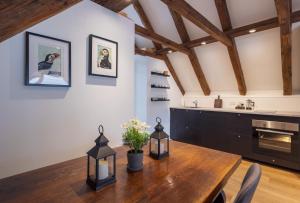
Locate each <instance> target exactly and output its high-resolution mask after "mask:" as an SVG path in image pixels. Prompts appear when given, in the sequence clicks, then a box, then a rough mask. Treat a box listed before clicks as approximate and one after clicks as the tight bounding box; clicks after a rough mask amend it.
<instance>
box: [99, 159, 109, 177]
mask: <svg viewBox="0 0 300 203" xmlns="http://www.w3.org/2000/svg"><path fill="white" fill-rule="evenodd" d="M98 174H99V180H103V179H105V178H107V177H108V161H106V160H99V168H98Z"/></svg>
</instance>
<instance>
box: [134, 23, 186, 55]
mask: <svg viewBox="0 0 300 203" xmlns="http://www.w3.org/2000/svg"><path fill="white" fill-rule="evenodd" d="M135 33H136V34H138V35H140V36H142V37H145V38H147V39H150V40H152V41H154V42H157V43H160V44H162V45H165V46H166V47H169V48H172V49H174V50H176V51H180V52H182V53H185V54H189V49H187V48H186V47H184V46H183V45H181V44H178V43H176V42H174V41H172V40H169V39H167V38H165V37H163V36H161V35H159V34H157V33H155V32H153V31H151V30H149V29H146V28H143V27H142V26H139V25H135Z"/></svg>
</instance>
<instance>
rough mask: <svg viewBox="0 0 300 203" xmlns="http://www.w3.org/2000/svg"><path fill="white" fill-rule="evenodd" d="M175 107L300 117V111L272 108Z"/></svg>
mask: <svg viewBox="0 0 300 203" xmlns="http://www.w3.org/2000/svg"><path fill="white" fill-rule="evenodd" d="M171 108H175V109H188V110H199V111H201V110H202V111H216V112H229V113H241V114H257V115H268V116H288V117H298V118H300V112H296V111H275V110H274V111H272V110H259V109H255V110H240V109H229V108H209V107H198V108H194V107H184V106H179V107H171Z"/></svg>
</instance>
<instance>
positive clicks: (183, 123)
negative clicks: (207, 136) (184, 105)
mask: <svg viewBox="0 0 300 203" xmlns="http://www.w3.org/2000/svg"><path fill="white" fill-rule="evenodd" d="M197 112H198V111H197V110H185V109H171V138H172V139H173V140H176V141H180V142H185V143H189V144H197V143H198V138H197V134H198V133H197V128H196V127H195V123H196V119H197Z"/></svg>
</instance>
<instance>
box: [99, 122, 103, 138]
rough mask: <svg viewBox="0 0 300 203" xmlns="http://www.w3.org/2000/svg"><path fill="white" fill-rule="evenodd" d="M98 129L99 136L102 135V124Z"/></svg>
mask: <svg viewBox="0 0 300 203" xmlns="http://www.w3.org/2000/svg"><path fill="white" fill-rule="evenodd" d="M98 131H99V135H100V136H101V135H103V133H104V128H103V125H102V124H100V125H99V127H98Z"/></svg>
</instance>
